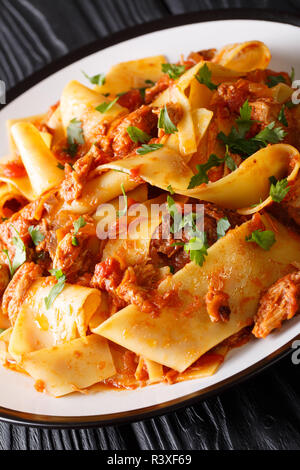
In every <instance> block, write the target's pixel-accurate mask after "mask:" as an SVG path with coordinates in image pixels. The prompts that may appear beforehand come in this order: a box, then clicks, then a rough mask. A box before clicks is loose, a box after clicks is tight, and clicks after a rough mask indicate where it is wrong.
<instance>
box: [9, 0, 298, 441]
mask: <svg viewBox="0 0 300 470" xmlns="http://www.w3.org/2000/svg"><path fill="white" fill-rule="evenodd" d="M241 7H247V8H249V7H252V8H271V9H276V8H277V9H280V10H284V11H286V12H290V13H297V12H298V13H299V14H300V0H251V1H247V0H244V1H243V0H219V1H218V0H0V79H2V80H4V81H5V82H6V84H7V85H8V87H10V88H11V87H13V86H14V85H15V84H17V83H18V82H20V81H21V80H23V79H24V78H25V77H27V76H29V75H31V74H32V73H33V72H34V71H36V70H39V69H40V68H42V67H43V66H45V65H46V64H48V63H50V62H52V61H53V60H54V59H57V58H59V57H62V56H64V55H65V54H67V53H68V52H69V51H71V50H76V49H77V48H79V47H81V46H82V45H85V44H88V43H90V42H92V41H94V40H95V39H97V38H102V37H103V38H104V37H107V36H109V35H110V34H111V33H113V32H117V31H121V30H124V29H126V28H128V27H130V26H134V25H136V24H143V23H146V22H148V21H151V20H155V19H160V18H164V17H168V16H170V15H176V14H180V13H185V12H193V11H200V10H208V9H210V10H213V9H217V8H241ZM254 38H255V32H254ZM225 42H226V41H225ZM299 379H300V366H298V367H297V366H295V365H293V364H292V362H291V358H290V355H289V356H287V357H286V358H284V359H282V360H281V361H279V362H278V363H276V364H275V365H273V366H272V367H270V368H269V369H267V370H266V371H264V372H262V373H261V374H259V375H257V376H256V377H255V378H252V379H249V380H247V381H246V382H244V383H242V384H241V385H238V386H235V387H233V388H231V389H229V390H228V391H226V392H224V393H222V394H220V395H218V396H215V397H213V398H210V399H208V400H205V401H203V402H200V403H198V404H196V405H194V406H192V407H189V408H185V409H182V410H180V411H177V412H173V413H172V414H169V415H165V416H161V417H157V418H153V419H150V420H147V421H142V422H137V423H132V424H128V425H122V426H111V427H106V428H94V429H89V430H84V429H82V430H81V429H76V430H75V429H74V430H72V429H69V430H54V429H53V430H48V429H36V428H32V427H26V426H17V425H10V424H7V423H4V422H2V423H0V449H2V450H8V449H18V450H27V449H30V450H33V449H45V450H50V449H67V450H71V449H79V450H80V449H86V450H88V449H99V450H100V449H109V450H123V449H127V450H134V449H144V450H147V449H149V450H161V449H164V450H182V449H184V450H190V449H300V380H299ZM0 386H1V385H0ZM298 401H299V403H298Z"/></svg>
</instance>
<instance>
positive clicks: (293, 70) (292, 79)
mask: <svg viewBox="0 0 300 470" xmlns="http://www.w3.org/2000/svg"><path fill="white" fill-rule="evenodd" d="M290 80H291V82H292V84H293V81H294V80H295V69H294V67H292V70H291V75H290Z"/></svg>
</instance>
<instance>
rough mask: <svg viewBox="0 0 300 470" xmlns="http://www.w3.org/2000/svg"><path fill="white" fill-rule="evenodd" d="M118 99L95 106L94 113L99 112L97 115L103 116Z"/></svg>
mask: <svg viewBox="0 0 300 470" xmlns="http://www.w3.org/2000/svg"><path fill="white" fill-rule="evenodd" d="M118 99H119V97H118V96H117V98H115V99H114V100H113V101H108V102H106V101H104V102H103V103H101V104H99V106H96V108H95V109H96V111H99V113H102V114H105V113H107V111H109V110H110V109H111V108H112V107H113V106H114V104H116V102H117V101H118Z"/></svg>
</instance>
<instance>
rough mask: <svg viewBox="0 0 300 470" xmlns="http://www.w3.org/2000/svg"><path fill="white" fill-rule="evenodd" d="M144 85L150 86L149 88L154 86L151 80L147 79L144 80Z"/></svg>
mask: <svg viewBox="0 0 300 470" xmlns="http://www.w3.org/2000/svg"><path fill="white" fill-rule="evenodd" d="M145 83H146V84H147V85H151V86H154V85H155V82H154V81H153V80H149V78H148V79H147V80H145Z"/></svg>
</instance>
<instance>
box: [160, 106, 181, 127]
mask: <svg viewBox="0 0 300 470" xmlns="http://www.w3.org/2000/svg"><path fill="white" fill-rule="evenodd" d="M157 126H158V128H159V129H163V130H164V131H165V133H166V134H175V132H178V129H177V127H176V126H175V124H173V122H172V121H171V118H170V116H169V113H168V109H167V106H166V105H165V106H164V107H163V108H162V109H161V110H160V113H159V118H158V125H157Z"/></svg>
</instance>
